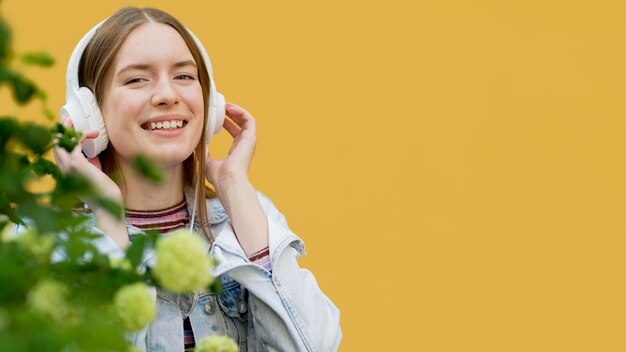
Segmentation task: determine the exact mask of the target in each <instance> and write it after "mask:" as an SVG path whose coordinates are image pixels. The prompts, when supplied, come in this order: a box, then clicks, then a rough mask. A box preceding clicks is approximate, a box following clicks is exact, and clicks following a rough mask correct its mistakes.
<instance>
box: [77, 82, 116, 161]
mask: <svg viewBox="0 0 626 352" xmlns="http://www.w3.org/2000/svg"><path fill="white" fill-rule="evenodd" d="M78 95H79V99H81V100H82V101H83V102H84V103H85V104H84V105H85V106H86V107H87V108H88V109H89V111H88V115H87V117H86V118H85V120H87V121H86V122H87V125H88V126H89V129H90V130H94V131H98V132H100V133H99V134H98V137H96V138H93V139H87V140H85V141H84V142H83V145H82V147H83V152H84V153H85V155H87V157H89V158H95V157H96V155H98V154H100V153H101V152H102V151H103V150H105V149H106V147H107V146H108V145H109V136H108V135H107V131H106V127H105V126H104V119H103V118H102V113H101V112H100V107H99V106H98V101H97V100H96V97H95V96H94V95H93V93H92V92H91V91H90V90H89V88H87V87H80V88H78Z"/></svg>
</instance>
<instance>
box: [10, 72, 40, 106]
mask: <svg viewBox="0 0 626 352" xmlns="http://www.w3.org/2000/svg"><path fill="white" fill-rule="evenodd" d="M11 87H12V88H13V97H14V98H15V100H16V101H17V103H18V104H21V105H24V104H26V103H27V102H28V101H29V100H30V98H32V97H33V94H35V92H36V91H37V87H36V86H35V84H34V83H33V82H31V81H30V80H28V79H27V78H25V77H23V76H22V75H20V74H15V75H14V76H13V79H12V80H11Z"/></svg>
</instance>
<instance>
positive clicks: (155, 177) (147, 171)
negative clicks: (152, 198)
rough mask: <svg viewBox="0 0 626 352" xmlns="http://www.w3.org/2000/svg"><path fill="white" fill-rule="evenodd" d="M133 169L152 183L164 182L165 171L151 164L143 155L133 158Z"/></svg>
mask: <svg viewBox="0 0 626 352" xmlns="http://www.w3.org/2000/svg"><path fill="white" fill-rule="evenodd" d="M133 167H134V168H135V170H136V171H137V172H139V174H141V175H142V176H143V177H145V178H147V179H148V180H150V181H154V182H161V181H162V180H163V170H161V169H160V168H158V167H156V166H155V165H154V162H150V161H149V160H148V159H147V158H146V157H145V156H143V155H135V157H134V158H133Z"/></svg>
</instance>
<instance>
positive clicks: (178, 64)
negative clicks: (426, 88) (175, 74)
mask: <svg viewBox="0 0 626 352" xmlns="http://www.w3.org/2000/svg"><path fill="white" fill-rule="evenodd" d="M185 66H193V67H194V68H197V67H198V66H197V65H196V63H195V62H193V60H185V61H179V62H176V63H174V68H180V67H185ZM150 67H151V65H148V64H130V65H126V66H124V67H123V68H122V69H120V70H119V71H117V74H116V75H118V76H119V75H120V74H122V73H124V72H126V71H130V70H148V69H150Z"/></svg>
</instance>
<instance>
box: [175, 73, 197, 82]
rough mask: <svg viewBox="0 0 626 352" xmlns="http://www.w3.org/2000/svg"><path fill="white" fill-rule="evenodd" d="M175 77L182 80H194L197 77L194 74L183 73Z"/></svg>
mask: <svg viewBox="0 0 626 352" xmlns="http://www.w3.org/2000/svg"><path fill="white" fill-rule="evenodd" d="M174 79H178V80H182V81H193V80H195V79H196V77H194V76H192V75H188V74H181V75H178V76H176V77H174Z"/></svg>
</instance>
